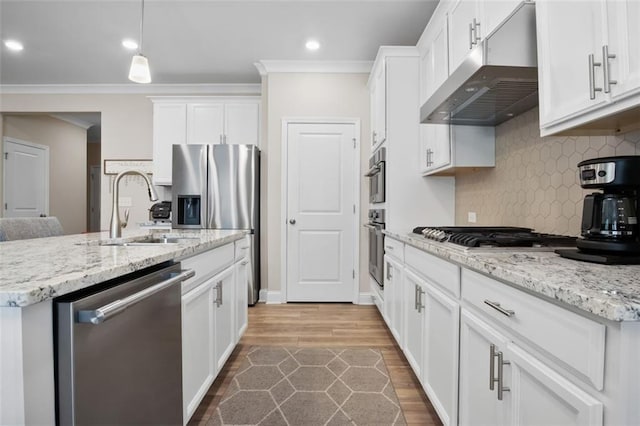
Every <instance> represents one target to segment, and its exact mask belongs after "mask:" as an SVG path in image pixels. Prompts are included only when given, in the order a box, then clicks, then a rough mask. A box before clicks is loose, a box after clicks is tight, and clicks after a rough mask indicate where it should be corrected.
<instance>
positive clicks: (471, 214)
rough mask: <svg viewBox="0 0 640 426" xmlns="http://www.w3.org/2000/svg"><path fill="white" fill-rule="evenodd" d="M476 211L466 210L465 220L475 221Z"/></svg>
mask: <svg viewBox="0 0 640 426" xmlns="http://www.w3.org/2000/svg"><path fill="white" fill-rule="evenodd" d="M476 220H477V218H476V212H468V213H467V221H468V222H469V223H476Z"/></svg>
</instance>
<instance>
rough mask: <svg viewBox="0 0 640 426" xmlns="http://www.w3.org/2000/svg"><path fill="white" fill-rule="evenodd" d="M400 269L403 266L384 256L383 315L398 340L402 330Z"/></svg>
mask: <svg viewBox="0 0 640 426" xmlns="http://www.w3.org/2000/svg"><path fill="white" fill-rule="evenodd" d="M402 270H403V266H402V264H401V263H399V262H398V261H396V260H394V259H393V258H392V257H390V256H386V255H385V257H384V310H383V315H382V316H383V317H384V319H385V321H386V322H387V326H388V327H389V330H391V334H393V337H395V339H396V340H397V341H398V342H400V341H401V340H402V338H401V332H402V306H401V305H402Z"/></svg>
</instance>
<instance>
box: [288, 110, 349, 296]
mask: <svg viewBox="0 0 640 426" xmlns="http://www.w3.org/2000/svg"><path fill="white" fill-rule="evenodd" d="M289 124H353V125H354V127H355V132H354V133H355V152H356V155H355V159H354V163H355V164H354V165H353V173H354V175H353V202H354V204H355V210H356V211H355V217H356V219H355V220H354V221H353V230H352V237H353V241H354V245H353V250H354V253H353V259H354V265H353V270H354V271H355V274H354V275H355V276H354V279H353V299H352V302H353V303H354V304H358V301H359V299H360V239H359V235H360V233H359V228H360V184H361V181H360V180H361V179H360V119H359V118H347V117H344V118H343V117H339V118H336V117H285V118H283V119H282V143H281V163H280V164H282V175H281V177H280V223H281V225H282V226H281V228H280V273H281V279H280V282H281V285H282V288H281V289H280V297H281V301H282V303H287V283H288V276H287V249H288V247H287V245H288V243H287V225H286V224H287V197H288V193H287V182H288V178H289V168H288V162H287V152H288V150H289V138H288V128H289Z"/></svg>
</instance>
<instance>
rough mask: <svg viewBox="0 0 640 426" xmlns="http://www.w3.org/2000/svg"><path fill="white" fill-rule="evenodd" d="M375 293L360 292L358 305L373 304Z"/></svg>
mask: <svg viewBox="0 0 640 426" xmlns="http://www.w3.org/2000/svg"><path fill="white" fill-rule="evenodd" d="M373 304H374V303H373V295H372V294H371V293H370V292H365V293H360V297H359V298H358V305H373Z"/></svg>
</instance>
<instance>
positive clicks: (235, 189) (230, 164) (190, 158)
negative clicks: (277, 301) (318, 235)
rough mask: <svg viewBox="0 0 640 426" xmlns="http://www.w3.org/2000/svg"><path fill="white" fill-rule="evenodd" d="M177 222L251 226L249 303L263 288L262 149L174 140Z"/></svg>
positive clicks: (199, 225) (180, 224) (174, 222)
mask: <svg viewBox="0 0 640 426" xmlns="http://www.w3.org/2000/svg"><path fill="white" fill-rule="evenodd" d="M172 181H173V182H172V191H171V192H172V198H173V200H172V201H173V202H172V210H173V211H172V214H173V218H172V226H173V227H174V228H207V229H245V230H247V231H249V232H250V235H251V271H252V274H250V277H249V280H248V281H249V282H248V284H247V285H248V287H249V289H248V291H249V304H250V305H254V304H255V303H256V302H257V301H258V293H259V291H260V150H259V149H258V148H257V147H256V146H254V145H226V144H220V145H173V170H172Z"/></svg>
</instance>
